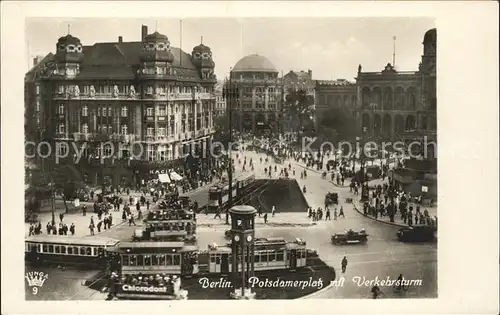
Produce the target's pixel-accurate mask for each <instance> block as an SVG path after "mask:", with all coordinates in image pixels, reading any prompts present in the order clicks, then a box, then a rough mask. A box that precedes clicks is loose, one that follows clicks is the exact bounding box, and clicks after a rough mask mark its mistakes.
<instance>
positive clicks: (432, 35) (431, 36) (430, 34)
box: [424, 28, 437, 44]
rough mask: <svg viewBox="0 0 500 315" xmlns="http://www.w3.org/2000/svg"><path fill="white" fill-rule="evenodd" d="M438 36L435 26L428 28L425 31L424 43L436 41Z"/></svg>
mask: <svg viewBox="0 0 500 315" xmlns="http://www.w3.org/2000/svg"><path fill="white" fill-rule="evenodd" d="M436 37H437V34H436V29H435V28H433V29H430V30H428V31H427V32H425V35H424V44H425V43H430V42H436Z"/></svg>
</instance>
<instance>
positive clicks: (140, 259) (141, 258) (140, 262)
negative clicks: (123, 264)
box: [137, 255, 144, 266]
mask: <svg viewBox="0 0 500 315" xmlns="http://www.w3.org/2000/svg"><path fill="white" fill-rule="evenodd" d="M137 266H144V256H142V255H137Z"/></svg>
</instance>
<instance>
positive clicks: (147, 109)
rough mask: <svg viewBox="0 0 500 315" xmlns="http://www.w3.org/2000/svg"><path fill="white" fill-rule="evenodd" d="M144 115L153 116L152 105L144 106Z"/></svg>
mask: <svg viewBox="0 0 500 315" xmlns="http://www.w3.org/2000/svg"><path fill="white" fill-rule="evenodd" d="M146 116H154V108H153V107H148V108H146Z"/></svg>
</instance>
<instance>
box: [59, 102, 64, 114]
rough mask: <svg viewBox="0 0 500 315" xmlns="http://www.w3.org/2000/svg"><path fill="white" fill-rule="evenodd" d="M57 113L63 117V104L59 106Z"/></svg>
mask: <svg viewBox="0 0 500 315" xmlns="http://www.w3.org/2000/svg"><path fill="white" fill-rule="evenodd" d="M57 112H58V114H59V115H64V104H59V109H58V111H57Z"/></svg>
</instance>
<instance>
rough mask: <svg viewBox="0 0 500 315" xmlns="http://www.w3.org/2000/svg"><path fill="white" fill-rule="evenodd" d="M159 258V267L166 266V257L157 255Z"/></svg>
mask: <svg viewBox="0 0 500 315" xmlns="http://www.w3.org/2000/svg"><path fill="white" fill-rule="evenodd" d="M157 256H158V265H159V266H165V255H157Z"/></svg>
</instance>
